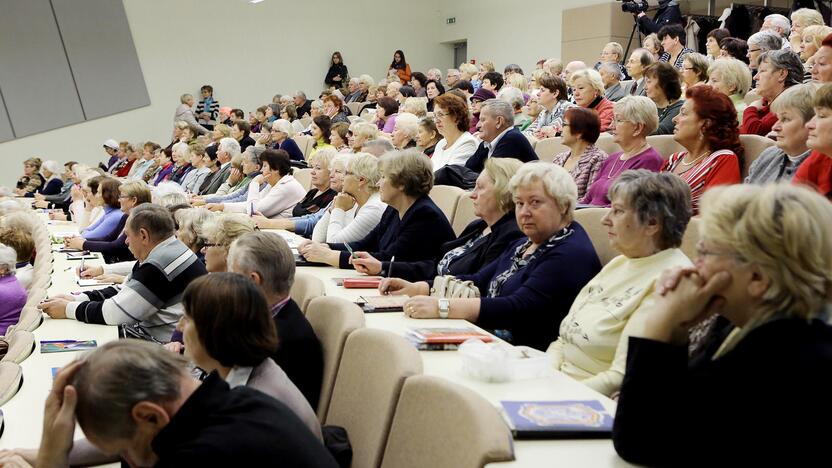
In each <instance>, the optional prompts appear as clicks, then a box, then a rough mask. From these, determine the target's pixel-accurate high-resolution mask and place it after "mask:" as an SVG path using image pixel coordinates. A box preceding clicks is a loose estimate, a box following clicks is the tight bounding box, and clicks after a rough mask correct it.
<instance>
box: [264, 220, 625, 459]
mask: <svg viewBox="0 0 832 468" xmlns="http://www.w3.org/2000/svg"><path fill="white" fill-rule="evenodd" d="M274 232H277V233H278V234H280V235H281V236H282V237H283V238H284V239H287V241H289V244H290V246H294V245H298V244H299V243H300V242H301V241H302V239H301V238H299V237H298V236H295V235H294V234H292V233H289V232H287V231H274ZM297 271H299V272H302V273H306V274H309V275H312V276H315V277H317V278H320V279H321V280H322V281H323V282H324V284H325V289H326V295H327V296H334V297H342V298H344V299H347V300H349V301H355V300H356V299H358V298H359V296H365V295H366V296H374V295H378V292H377V291H376V290H373V289H346V288H344V287H342V286H338V284H337V282H336V281H335V279H339V278H349V277H360V276H361V275H360V274H359V273H358V272H356V271H354V270H341V269H338V268H333V267H320V266H305V267H298V268H297ZM364 318H365V321H366V326H367V327H370V328H378V329H382V330H387V331H390V332H392V333H395V334H397V335H400V336H404V335H405V334H406V332H407V331H408V330H409V329H411V328H419V327H465V326H467V327H472V326H474V325H472V324H470V323H469V322H466V321H465V320H451V319H448V320H442V319H432V320H425V319H412V318H409V317H406V316H405V315H404V314H403V313H401V312H392V313H368V314H365V316H364ZM419 354H420V355H421V357H422V364H423V371H424V373H425V374H426V375H433V376H437V377H442V378H444V379H447V380H449V381H451V382H454V383H456V384H458V385H461V386H463V387H466V388H469V389H471V390H473V391H475V392H476V393H478V394H479V395H481V396H483V397H484V398H486V399H487V400H488V401H490V402H491V403H492V404H494V405H495V406H498V407H499V405H500V401H502V400H536V401H542V400H598V401H600V402H601V404H602V405H604V407H605V408H606V409H607V410H608V411H609V412H610V414H615V402H614V401H613V400H611V399H609V398H607V397H606V396H604V395H601V394H600V393H598V392H596V391H595V390H592V389H591V388H589V387H587V386H585V385H583V384H581V383H580V382H578V381H576V380H574V379H572V378H570V377H567V376H566V375H564V374H562V373H560V372H558V371H556V370H554V369H552V373H551V375H549V376H547V377H545V378H537V379H529V380H519V381H513V382H504V383H491V382H484V381H481V380H477V379H474V378H471V377H468V376H467V375H466V374H465V373H464V372H463V371H462V359H461V357H460V355H459V354H458V353H457V352H456V351H420V353H419ZM514 449H515V457H516V460H515V461H512V462H505V463H493V464H490V465H488V466H491V467H493V468H503V467H535V468H539V467H551V466H568V467H571V466H592V467H624V466H632V465H630V464H629V463H627V462H625V461H624V460H622V459H621V458H620V457H619V456H618V455H617V454H616V453H615V449H614V448H613V446H612V441H611V440H609V439H600V440H535V441H529V440H519V441H518V440H515V441H514Z"/></svg>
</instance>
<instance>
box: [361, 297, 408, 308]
mask: <svg viewBox="0 0 832 468" xmlns="http://www.w3.org/2000/svg"><path fill="white" fill-rule="evenodd" d="M408 299H410V298H409V297H407V296H360V297H359V298H358V300H357V301H356V302H357V303H358V304H359V305H361V306H362V307H363V308H364V312H404V303H405V302H406V301H407V300H408Z"/></svg>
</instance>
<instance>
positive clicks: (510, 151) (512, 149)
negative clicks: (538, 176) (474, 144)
mask: <svg viewBox="0 0 832 468" xmlns="http://www.w3.org/2000/svg"><path fill="white" fill-rule="evenodd" d="M491 157H492V158H514V159H519V160H520V161H522V162H529V161H537V160H538V159H539V158H538V157H537V154H536V153H535V152H534V148H532V145H531V143H529V140H528V139H527V138H526V137H525V136H523V134H522V133H520V130H517V129H516V128H512V129H511V130H509V131H508V132H506V134H505V135H503V137H502V138H500V139H499V140H498V141H497V146H496V147H495V148H494V153H493V154H492V155H491ZM486 159H488V148H486V147H485V142H482V143H480V146H479V147H478V148H477V151H475V152H474V154H473V155H472V156H471V157H470V158H468V161H466V162H465V167H467V168H468V169H471V170H472V171H474V172H482V169H483V167H485V160H486Z"/></svg>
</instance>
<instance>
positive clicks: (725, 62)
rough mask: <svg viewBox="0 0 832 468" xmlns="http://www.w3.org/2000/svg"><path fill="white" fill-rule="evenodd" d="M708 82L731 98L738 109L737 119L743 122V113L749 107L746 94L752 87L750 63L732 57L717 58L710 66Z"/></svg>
mask: <svg viewBox="0 0 832 468" xmlns="http://www.w3.org/2000/svg"><path fill="white" fill-rule="evenodd" d="M708 84H709V85H710V86H711V87H713V88H714V89H715V90H717V91H719V92H720V93H722V94H724V95H726V96H728V97H729V98H731V102H733V103H734V108H736V109H737V119H738V120H739V122H742V114H743V111H745V108H746V107H747V104H746V103H745V95H746V94H748V91H749V90H750V89H751V70H750V69H749V68H748V65H746V64H744V63H743V62H742V61H740V60H737V59H735V58H730V57H725V58H721V59H719V60H715V61H714V62H713V63H712V64H711V66H710V67H708Z"/></svg>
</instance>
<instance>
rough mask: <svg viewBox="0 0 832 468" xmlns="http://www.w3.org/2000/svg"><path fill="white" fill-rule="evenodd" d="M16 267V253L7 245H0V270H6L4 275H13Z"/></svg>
mask: <svg viewBox="0 0 832 468" xmlns="http://www.w3.org/2000/svg"><path fill="white" fill-rule="evenodd" d="M16 266H17V252H16V251H15V250H14V249H13V248H11V247H9V246H8V245H4V244H0V269H2V268H4V267H5V269H6V274H12V273H14V270H15V267H16Z"/></svg>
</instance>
